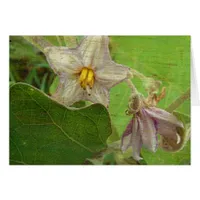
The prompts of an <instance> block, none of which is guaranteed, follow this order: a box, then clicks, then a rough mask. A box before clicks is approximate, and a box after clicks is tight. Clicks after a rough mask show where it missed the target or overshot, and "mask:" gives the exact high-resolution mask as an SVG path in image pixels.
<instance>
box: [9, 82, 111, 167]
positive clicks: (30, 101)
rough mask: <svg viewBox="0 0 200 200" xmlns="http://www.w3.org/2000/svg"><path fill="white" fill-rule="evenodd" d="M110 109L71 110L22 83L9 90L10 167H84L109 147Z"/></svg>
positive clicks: (99, 105) (92, 106) (93, 106)
mask: <svg viewBox="0 0 200 200" xmlns="http://www.w3.org/2000/svg"><path fill="white" fill-rule="evenodd" d="M110 134H111V124H110V118H109V114H108V111H107V109H106V108H105V107H104V106H103V105H101V104H93V105H91V106H88V107H85V108H83V109H72V108H71V109H70V108H66V107H65V106H63V105H61V104H59V103H57V102H56V101H54V100H52V99H51V98H49V97H48V96H47V95H45V94H44V93H43V92H41V91H40V90H38V89H36V88H34V87H32V86H30V85H27V84H22V83H17V84H14V85H13V86H11V88H10V164H82V163H84V161H85V160H86V158H91V157H93V156H94V154H96V153H98V152H99V151H102V150H103V149H105V148H106V147H107V145H106V140H107V138H108V137H109V135H110Z"/></svg>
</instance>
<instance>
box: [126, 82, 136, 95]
mask: <svg viewBox="0 0 200 200" xmlns="http://www.w3.org/2000/svg"><path fill="white" fill-rule="evenodd" d="M125 82H126V83H127V84H128V87H129V88H130V89H131V92H132V94H138V91H137V89H136V87H135V85H134V84H133V83H132V81H131V80H130V79H127V80H125Z"/></svg>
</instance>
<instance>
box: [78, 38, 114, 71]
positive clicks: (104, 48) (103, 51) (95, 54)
mask: <svg viewBox="0 0 200 200" xmlns="http://www.w3.org/2000/svg"><path fill="white" fill-rule="evenodd" d="M108 44H109V38H108V37H107V36H87V37H85V38H84V39H83V40H82V41H81V43H80V45H79V47H78V51H79V53H80V55H81V57H82V60H83V64H84V66H86V67H87V66H91V67H92V68H94V69H95V68H98V67H101V66H102V65H103V63H104V62H105V61H110V60H111V57H110V52H109V48H108Z"/></svg>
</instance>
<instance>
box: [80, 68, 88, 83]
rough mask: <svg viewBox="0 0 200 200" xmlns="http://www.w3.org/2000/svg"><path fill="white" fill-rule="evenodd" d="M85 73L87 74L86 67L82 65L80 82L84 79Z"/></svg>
mask: <svg viewBox="0 0 200 200" xmlns="http://www.w3.org/2000/svg"><path fill="white" fill-rule="evenodd" d="M87 75H88V68H86V67H84V68H83V69H82V70H81V75H80V77H79V80H80V82H82V81H84V80H85V79H86V77H87Z"/></svg>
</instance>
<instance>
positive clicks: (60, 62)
mask: <svg viewBox="0 0 200 200" xmlns="http://www.w3.org/2000/svg"><path fill="white" fill-rule="evenodd" d="M44 53H45V55H46V57H47V61H48V62H49V64H50V66H51V68H52V69H53V70H54V71H55V73H57V74H59V73H61V72H65V73H68V74H75V73H77V72H79V70H80V69H81V67H83V63H82V62H81V58H80V57H79V55H78V52H77V50H75V49H68V48H67V47H47V48H45V49H44Z"/></svg>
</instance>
